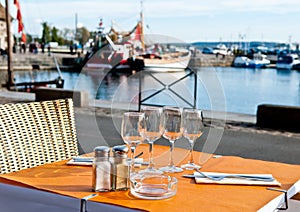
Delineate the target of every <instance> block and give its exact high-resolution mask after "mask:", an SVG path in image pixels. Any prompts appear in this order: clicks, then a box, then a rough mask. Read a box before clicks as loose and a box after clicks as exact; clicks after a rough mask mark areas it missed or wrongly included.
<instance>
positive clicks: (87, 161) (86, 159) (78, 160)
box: [67, 156, 94, 166]
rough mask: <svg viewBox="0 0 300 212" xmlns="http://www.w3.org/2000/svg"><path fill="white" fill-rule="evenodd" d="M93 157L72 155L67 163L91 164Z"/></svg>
mask: <svg viewBox="0 0 300 212" xmlns="http://www.w3.org/2000/svg"><path fill="white" fill-rule="evenodd" d="M93 160H94V158H93V157H81V156H78V157H73V158H72V159H71V160H69V161H68V162H67V164H68V165H80V166H91V165H93Z"/></svg>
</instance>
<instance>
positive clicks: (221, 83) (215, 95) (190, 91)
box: [15, 67, 300, 115]
mask: <svg viewBox="0 0 300 212" xmlns="http://www.w3.org/2000/svg"><path fill="white" fill-rule="evenodd" d="M193 71H194V72H195V73H197V75H196V76H195V75H190V76H188V77H186V75H187V74H188V72H184V71H183V72H172V73H170V72H168V73H151V75H149V74H146V75H143V77H141V78H140V77H139V74H135V75H126V74H118V75H111V74H108V75H106V74H105V73H103V72H101V71H91V72H87V71H84V72H81V73H74V72H62V77H63V79H64V80H65V84H64V88H65V89H75V90H85V91H87V92H88V93H89V95H90V98H95V99H102V100H113V101H121V102H138V98H139V82H140V81H139V80H140V79H141V82H142V83H141V85H142V86H141V88H142V98H143V99H144V100H146V101H145V102H144V103H146V104H157V105H169V104H170V105H174V104H176V105H178V106H181V107H189V105H188V104H189V103H191V104H192V103H193V100H194V96H195V95H196V96H195V97H196V107H197V108H199V109H202V110H218V111H227V112H234V113H243V114H253V115H254V114H256V110H257V106H258V105H260V104H276V105H289V106H300V72H298V71H288V70H277V69H273V68H267V69H246V68H233V67H201V68H197V69H194V70H193ZM57 76H58V74H57V72H56V71H16V72H15V78H16V82H17V83H18V82H28V81H44V80H49V79H55V78H57ZM194 77H196V78H194ZM195 79H196V80H195ZM195 83H196V85H195ZM194 89H196V92H195V90H194ZM160 91H161V92H160ZM156 92H157V94H156V95H154V96H153V97H151V98H149V99H147V97H149V96H151V95H152V94H153V93H156Z"/></svg>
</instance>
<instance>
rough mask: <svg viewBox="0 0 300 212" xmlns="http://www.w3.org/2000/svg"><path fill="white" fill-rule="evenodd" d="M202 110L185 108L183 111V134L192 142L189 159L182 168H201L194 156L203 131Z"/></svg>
mask: <svg viewBox="0 0 300 212" xmlns="http://www.w3.org/2000/svg"><path fill="white" fill-rule="evenodd" d="M203 128H204V126H203V120H202V111H201V110H197V109H183V111H182V129H183V136H184V137H185V138H186V139H188V141H189V144H190V151H189V161H188V163H186V164H184V165H182V166H181V168H184V169H188V170H193V169H199V168H200V166H199V165H197V164H195V162H194V158H193V150H194V144H195V141H196V140H197V138H199V137H200V136H201V135H202V133H203Z"/></svg>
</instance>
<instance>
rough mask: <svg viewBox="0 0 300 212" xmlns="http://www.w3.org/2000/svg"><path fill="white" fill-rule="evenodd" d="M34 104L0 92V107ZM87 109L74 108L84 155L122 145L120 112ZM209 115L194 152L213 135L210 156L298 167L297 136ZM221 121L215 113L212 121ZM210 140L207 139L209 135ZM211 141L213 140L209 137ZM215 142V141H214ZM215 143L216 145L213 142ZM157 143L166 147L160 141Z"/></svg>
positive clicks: (244, 118) (99, 105) (100, 106)
mask: <svg viewBox="0 0 300 212" xmlns="http://www.w3.org/2000/svg"><path fill="white" fill-rule="evenodd" d="M28 101H29V102H30V101H35V95H34V94H32V93H20V92H10V91H5V90H2V91H1V90H0V103H1V104H4V103H10V102H12V103H16V102H28ZM90 105H94V106H90V107H86V108H75V116H76V125H77V126H76V127H77V131H78V139H79V143H80V144H81V146H82V148H83V151H84V152H90V151H92V150H93V148H94V147H95V146H97V145H102V144H107V145H110V146H113V145H117V144H123V141H122V139H121V137H120V135H119V127H120V121H121V118H120V117H121V115H122V113H123V112H124V111H123V110H122V109H121V108H113V109H111V105H110V104H109V102H106V101H95V103H94V102H92V101H91V104H90ZM210 113H211V112H209V111H204V121H205V126H206V127H205V130H204V134H203V136H202V137H201V138H200V139H199V141H197V142H196V145H195V149H196V150H198V151H202V150H203V148H204V144H205V142H206V139H207V137H208V135H209V134H213V133H212V132H214V131H215V132H217V131H218V132H217V133H218V134H221V135H219V136H220V142H219V145H218V146H217V148H216V150H215V151H214V152H212V153H215V154H220V155H235V156H241V157H244V158H253V159H260V160H266V161H276V162H283V163H290V164H300V157H299V152H300V132H287V131H276V130H271V129H260V128H257V127H256V125H255V116H251V115H244V114H234V113H230V114H227V120H226V121H225V120H212V119H211V117H210ZM218 114H219V117H224V114H223V115H221V114H222V113H220V112H219V113H217V115H214V117H215V118H218ZM210 136H211V135H210ZM213 139H214V137H213ZM215 139H219V138H215ZM213 142H214V143H217V142H216V141H213ZM158 143H161V144H164V145H167V142H166V141H165V140H164V139H161V140H160V141H158ZM176 145H178V146H180V147H184V148H185V147H187V142H186V141H184V140H179V141H178V142H176Z"/></svg>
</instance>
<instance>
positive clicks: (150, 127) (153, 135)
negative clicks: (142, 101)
mask: <svg viewBox="0 0 300 212" xmlns="http://www.w3.org/2000/svg"><path fill="white" fill-rule="evenodd" d="M141 112H143V113H144V117H145V131H144V135H145V139H146V140H147V141H148V143H149V165H148V167H147V168H146V169H144V170H142V171H141V172H143V173H145V172H147V173H150V174H151V173H153V174H162V173H163V172H162V171H160V170H158V169H155V168H154V162H153V145H154V142H155V141H156V140H158V139H159V138H161V136H162V133H163V127H162V121H161V118H162V109H161V108H159V107H150V106H144V107H142V109H141Z"/></svg>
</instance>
